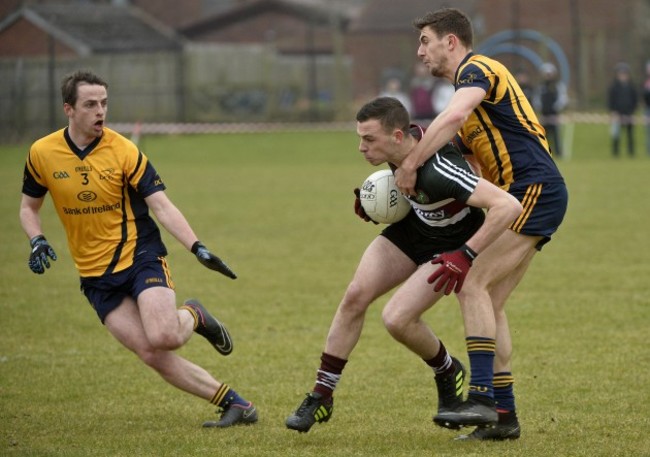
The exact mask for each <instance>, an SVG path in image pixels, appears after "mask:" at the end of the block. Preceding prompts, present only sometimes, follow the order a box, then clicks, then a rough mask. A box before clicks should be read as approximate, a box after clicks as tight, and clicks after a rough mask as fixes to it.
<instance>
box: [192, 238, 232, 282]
mask: <svg viewBox="0 0 650 457" xmlns="http://www.w3.org/2000/svg"><path fill="white" fill-rule="evenodd" d="M192 254H194V255H195V256H196V258H197V259H199V262H201V265H203V266H204V267H206V268H209V269H210V270H214V271H218V272H219V273H221V274H222V275H224V276H228V277H229V278H231V279H237V275H236V274H235V273H234V272H233V271H232V270H231V269H230V268H228V265H226V264H225V263H223V260H221V259H220V258H219V257H217V256H216V255H214V254H212V253H211V252H210V251H208V248H206V247H205V246H203V243H201V242H200V241H196V242H195V243H194V244H193V245H192Z"/></svg>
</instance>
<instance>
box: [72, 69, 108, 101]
mask: <svg viewBox="0 0 650 457" xmlns="http://www.w3.org/2000/svg"><path fill="white" fill-rule="evenodd" d="M80 83H86V84H92V85H99V86H104V87H105V88H106V89H108V84H107V83H106V81H104V80H103V79H102V78H100V77H99V76H97V75H96V74H94V73H92V72H90V71H86V70H78V71H75V72H74V73H72V74H70V75H67V76H66V77H65V78H63V81H62V82H61V96H62V97H63V103H67V104H68V105H70V106H74V105H75V103H77V87H78V86H79V84H80Z"/></svg>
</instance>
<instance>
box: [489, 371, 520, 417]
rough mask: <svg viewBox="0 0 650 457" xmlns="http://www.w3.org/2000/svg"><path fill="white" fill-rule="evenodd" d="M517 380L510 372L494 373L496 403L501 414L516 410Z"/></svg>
mask: <svg viewBox="0 0 650 457" xmlns="http://www.w3.org/2000/svg"><path fill="white" fill-rule="evenodd" d="M514 382H515V378H514V377H513V376H512V373H510V372H509V371H502V372H499V373H494V401H495V402H496V404H497V411H498V412H500V413H504V412H509V411H514V410H515V393H514V388H513V384H514Z"/></svg>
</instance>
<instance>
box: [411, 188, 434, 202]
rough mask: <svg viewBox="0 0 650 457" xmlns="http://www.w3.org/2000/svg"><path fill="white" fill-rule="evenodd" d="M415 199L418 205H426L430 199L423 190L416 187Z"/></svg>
mask: <svg viewBox="0 0 650 457" xmlns="http://www.w3.org/2000/svg"><path fill="white" fill-rule="evenodd" d="M414 199H415V201H416V202H418V203H419V204H420V205H426V204H427V203H430V202H431V199H430V198H429V196H428V195H427V194H425V193H424V191H422V190H420V189H418V190H417V194H416V195H415V197H414Z"/></svg>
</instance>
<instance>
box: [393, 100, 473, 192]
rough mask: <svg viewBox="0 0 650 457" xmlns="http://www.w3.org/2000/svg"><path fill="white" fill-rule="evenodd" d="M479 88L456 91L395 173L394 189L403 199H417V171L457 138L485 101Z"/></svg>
mask: <svg viewBox="0 0 650 457" xmlns="http://www.w3.org/2000/svg"><path fill="white" fill-rule="evenodd" d="M485 93H486V92H485V90H483V89H481V88H480V87H468V88H463V89H459V90H457V91H456V92H455V93H454V95H453V97H452V98H451V100H450V101H449V105H448V106H447V108H446V109H445V110H443V111H442V113H440V114H439V115H438V116H437V117H436V118H435V119H434V120H433V122H432V123H431V125H429V127H428V128H427V129H426V131H425V132H424V135H423V136H422V139H421V140H420V141H419V142H418V144H416V145H415V146H414V147H413V149H411V152H409V154H408V156H406V158H405V159H404V161H403V162H402V164H401V165H400V166H399V168H398V169H397V170H395V185H396V186H397V187H398V188H399V190H400V192H402V193H403V194H404V195H415V194H416V192H415V181H416V173H417V169H418V168H419V167H421V166H422V164H423V163H424V162H426V161H427V160H428V159H429V158H431V157H432V156H433V154H435V153H436V151H437V150H439V149H440V148H442V147H443V146H444V145H445V144H447V143H448V142H449V141H450V140H451V139H452V138H453V137H454V135H456V133H457V132H458V130H459V129H460V128H461V127H462V125H463V124H464V123H465V121H466V120H467V118H468V117H469V115H470V114H471V113H472V111H473V110H474V108H476V107H477V106H478V105H479V103H481V101H482V100H483V98H484V97H485Z"/></svg>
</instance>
